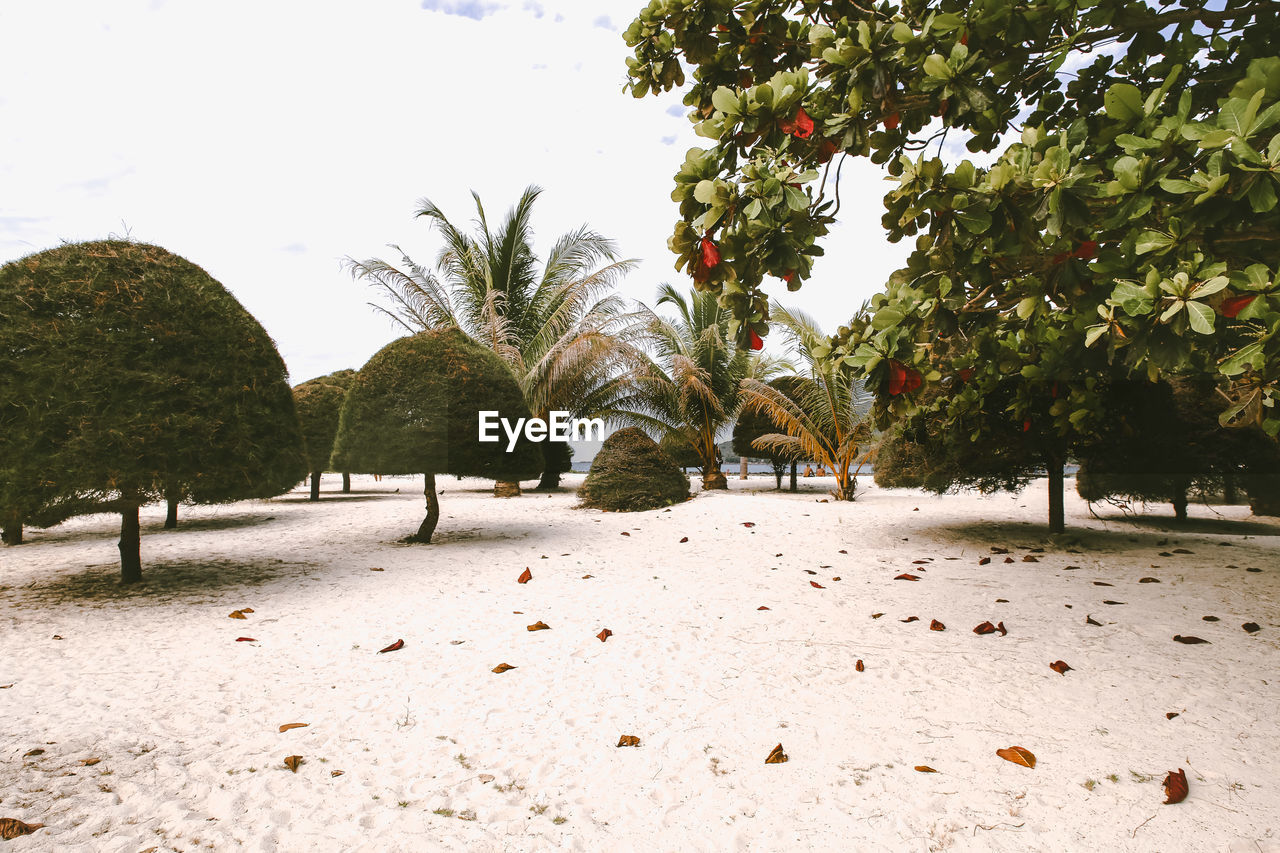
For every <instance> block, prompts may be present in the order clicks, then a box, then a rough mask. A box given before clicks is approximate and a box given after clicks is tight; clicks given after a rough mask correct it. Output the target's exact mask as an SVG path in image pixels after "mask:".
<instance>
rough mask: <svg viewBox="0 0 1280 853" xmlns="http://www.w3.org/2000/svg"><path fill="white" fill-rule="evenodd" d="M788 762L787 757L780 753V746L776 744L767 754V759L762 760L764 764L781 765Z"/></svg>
mask: <svg viewBox="0 0 1280 853" xmlns="http://www.w3.org/2000/svg"><path fill="white" fill-rule="evenodd" d="M787 760H788V756H787V754H786V753H785V752H783V751H782V744H778V745H777V746H775V747H774V748H773V751H772V752H770V753H769V757H768V758H766V759H765V760H764V763H765V764H782V763H783V762H785V761H787Z"/></svg>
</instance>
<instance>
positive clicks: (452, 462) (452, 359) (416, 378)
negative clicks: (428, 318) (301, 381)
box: [333, 328, 542, 543]
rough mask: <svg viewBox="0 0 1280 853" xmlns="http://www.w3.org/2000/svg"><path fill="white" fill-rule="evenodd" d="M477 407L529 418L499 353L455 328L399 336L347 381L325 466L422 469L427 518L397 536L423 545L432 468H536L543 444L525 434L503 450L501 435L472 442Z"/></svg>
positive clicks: (433, 511)
mask: <svg viewBox="0 0 1280 853" xmlns="http://www.w3.org/2000/svg"><path fill="white" fill-rule="evenodd" d="M481 411H496V412H498V414H499V416H500V417H502V418H506V419H508V420H510V421H512V422H514V421H515V420H516V419H517V418H528V417H529V408H528V406H526V405H525V402H524V395H523V394H522V393H521V391H520V386H519V385H517V384H516V380H515V377H514V376H513V375H512V374H511V371H510V369H509V368H508V367H507V365H506V364H505V363H504V362H503V361H502V359H501V358H499V357H498V356H497V355H495V354H494V353H493V351H492V350H489V349H486V348H485V347H483V346H481V345H480V344H478V343H476V342H475V341H473V340H472V339H471V338H469V337H467V336H466V335H465V334H463V333H462V332H461V331H460V330H458V329H457V328H443V329H437V330H433V331H427V332H419V333H418V334H416V335H411V336H409V337H405V338H400V339H399V340H396V341H392V342H391V343H390V344H387V346H385V347H383V348H382V349H381V350H379V351H378V352H377V353H375V354H374V356H373V358H371V359H369V362H368V364H366V365H365V366H364V367H363V368H361V370H360V373H359V374H358V375H357V376H356V378H355V380H354V381H353V382H352V383H351V388H350V389H349V390H348V391H347V397H346V401H345V402H344V403H343V404H342V412H341V415H340V417H339V422H338V437H337V441H336V442H335V444H334V450H333V464H334V466H335V467H336V468H339V469H341V470H344V471H356V472H361V473H366V474H424V475H425V476H426V485H425V489H424V492H425V494H426V499H427V515H426V518H424V519H423V521H422V524H421V525H420V526H419V527H418V532H417V533H415V534H414V535H412V536H410V537H408V538H407V539H406V540H405V541H407V542H422V543H429V542H431V535H432V533H434V532H435V529H436V523H437V522H438V521H439V520H440V502H439V500H438V498H437V495H436V475H437V474H456V475H458V476H468V477H484V478H486V479H489V480H497V481H511V480H517V481H518V480H522V479H530V478H532V477H536V476H537V475H538V473H539V472H540V471H541V470H542V451H541V448H539V447H538V446H537V445H536V444H535V443H533V442H530V441H527V440H525V439H524V438H523V437H522V438H521V439H520V440H519V441H518V442H517V443H516V445H515V447H514V448H513V449H512V450H511V452H507V439H506V436H505V435H502V436H501V438H500V440H499V441H496V442H481V441H479V429H478V427H479V414H480V412H481ZM498 433H499V434H501V433H502V430H501V429H499V430H498Z"/></svg>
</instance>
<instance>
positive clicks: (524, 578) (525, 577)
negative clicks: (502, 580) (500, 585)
mask: <svg viewBox="0 0 1280 853" xmlns="http://www.w3.org/2000/svg"><path fill="white" fill-rule="evenodd" d="M531 580H533V572H531V571H529V570H528V569H527V568H526V569H525V570H524V571H523V572H521V573H520V577H518V578H516V583H528V582H529V581H531Z"/></svg>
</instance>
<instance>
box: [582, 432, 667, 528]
mask: <svg viewBox="0 0 1280 853" xmlns="http://www.w3.org/2000/svg"><path fill="white" fill-rule="evenodd" d="M690 451H692V448H690ZM578 497H579V498H580V499H581V500H582V505H583V506H587V507H595V508H597V509H607V510H615V511H624V512H632V511H636V510H646V509H656V508H658V507H662V506H669V505H670V504H673V503H678V502H680V501H683V500H685V499H686V498H688V497H689V478H688V477H686V476H685V475H684V474H683V473H681V472H680V469H679V468H677V467H676V462H675V461H674V460H673V459H672V458H671V457H670V456H668V455H667V454H666V453H664V452H663V451H662V449H661V448H660V447H658V445H657V444H656V443H655V442H654V440H653V439H652V438H650V437H649V436H647V435H645V433H644V431H643V430H641V429H639V428H638V427H627V428H626V429H620V430H618V431H617V432H615V433H614V434H613V435H611V436H609V437H608V438H607V439H605V441H604V445H603V446H602V447H601V448H600V452H599V453H597V454H596V458H595V459H594V460H593V461H592V462H591V472H590V473H589V474H587V479H586V480H584V481H583V483H582V487H581V488H580V489H578Z"/></svg>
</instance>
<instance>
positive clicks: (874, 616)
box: [871, 613, 884, 619]
mask: <svg viewBox="0 0 1280 853" xmlns="http://www.w3.org/2000/svg"><path fill="white" fill-rule="evenodd" d="M883 615H884V614H883V613H872V614H871V618H872V619H879V618H880V617H881V616H883Z"/></svg>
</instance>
